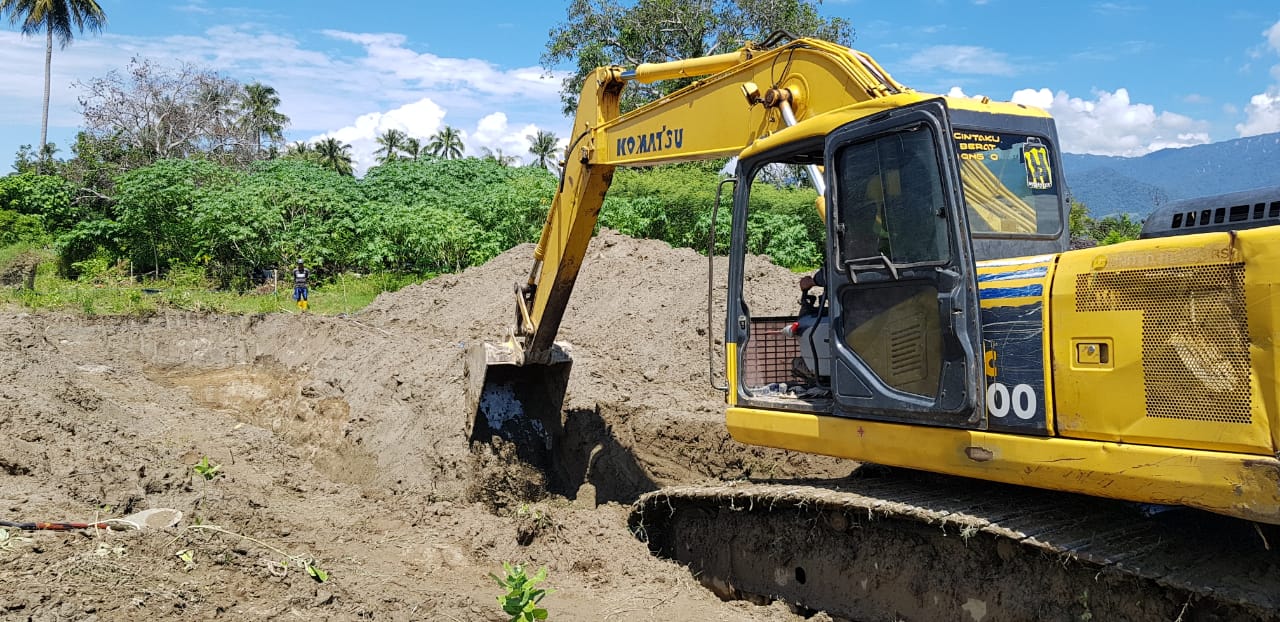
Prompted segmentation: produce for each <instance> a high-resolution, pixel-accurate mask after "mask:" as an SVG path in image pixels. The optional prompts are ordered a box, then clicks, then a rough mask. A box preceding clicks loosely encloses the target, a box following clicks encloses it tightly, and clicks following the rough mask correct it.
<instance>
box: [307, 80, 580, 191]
mask: <svg viewBox="0 0 1280 622" xmlns="http://www.w3.org/2000/svg"><path fill="white" fill-rule="evenodd" d="M447 114H448V112H447V111H446V110H445V109H444V108H441V107H440V106H439V105H438V104H436V103H435V102H434V101H432V100H430V99H427V98H423V99H420V100H418V101H416V102H413V103H411V104H406V105H404V106H400V107H399V108H396V109H394V110H388V111H386V112H370V113H368V114H363V115H360V116H359V117H358V118H356V120H355V121H354V122H352V123H351V124H349V125H346V126H344V127H342V128H340V129H337V130H333V131H330V132H324V133H322V134H318V135H315V136H312V137H310V138H308V139H307V142H308V143H313V144H314V143H315V142H317V141H319V140H321V139H323V138H327V137H330V136H332V137H333V138H336V139H338V140H339V141H342V142H344V143H347V144H349V145H351V156H352V159H353V160H354V161H355V167H354V168H355V172H356V175H360V176H363V175H364V173H365V171H367V170H369V168H370V167H372V166H374V165H375V164H377V163H378V162H377V161H378V157H377V155H376V152H377V151H378V148H379V147H378V136H380V135H382V134H383V133H385V132H386V131H387V130H393V129H394V130H400V131H402V132H404V133H406V134H408V135H409V136H410V137H412V138H417V139H419V140H421V141H423V142H424V143H425V142H427V141H428V140H430V138H431V137H432V136H434V135H435V134H436V133H437V132H439V131H440V130H441V129H443V128H444V126H445V125H452V124H451V123H448V122H447V121H446V119H445V117H446V115H447ZM454 128H455V129H457V130H458V133H459V134H460V135H461V137H462V144H463V146H464V147H465V152H466V155H469V156H477V157H479V156H483V155H484V154H485V149H488V150H489V151H491V152H494V153H496V152H499V151H501V153H502V155H503V156H508V157H510V156H515V157H516V158H519V160H520V162H521V163H527V162H528V161H529V160H530V159H531V158H530V157H529V153H528V152H529V137H531V136H534V135H536V134H537V133H538V130H540V129H543V128H540V127H538V126H537V125H536V124H534V123H526V124H524V125H522V126H520V127H519V128H516V129H511V127H510V125H509V123H508V121H507V115H506V114H505V113H502V112H494V113H492V114H489V115H486V116H484V117H482V118H481V119H480V120H479V121H478V122H477V123H476V124H475V126H474V127H459V126H457V125H454ZM565 140H566V139H564V138H561V140H560V146H561V147H562V148H563V146H564V144H565Z"/></svg>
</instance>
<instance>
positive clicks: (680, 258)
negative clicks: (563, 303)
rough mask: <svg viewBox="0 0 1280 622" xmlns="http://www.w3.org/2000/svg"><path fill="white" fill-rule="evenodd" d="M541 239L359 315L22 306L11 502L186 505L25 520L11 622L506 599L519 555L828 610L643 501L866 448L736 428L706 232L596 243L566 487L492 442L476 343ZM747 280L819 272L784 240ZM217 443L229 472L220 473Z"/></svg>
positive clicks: (642, 601) (560, 584) (574, 337)
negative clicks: (171, 514) (698, 574)
mask: <svg viewBox="0 0 1280 622" xmlns="http://www.w3.org/2000/svg"><path fill="white" fill-rule="evenodd" d="M530 257H531V248H530V247H528V246H523V247H519V248H516V249H513V250H512V251H510V252H508V253H506V254H504V255H502V256H500V257H498V258H496V259H494V260H493V261H491V262H489V263H488V264H486V265H484V266H479V267H476V268H472V269H469V270H467V271H465V272H462V273H460V274H456V275H449V276H443V277H440V278H438V279H435V280H433V281H430V282H428V283H425V284H422V285H419V286H414V287H409V288H406V289H404V290H401V291H400V292H397V293H394V294H387V295H384V296H382V297H380V298H379V299H378V300H377V301H375V302H374V304H373V305H371V306H370V307H369V308H368V309H366V310H365V311H363V312H361V313H360V314H358V315H356V316H353V317H320V316H314V315H297V314H274V315H265V316H217V315H190V314H180V313H163V314H160V315H157V316H155V317H150V318H145V319H138V318H101V317H100V318H86V317H82V316H77V315H66V314H43V313H42V314H29V313H25V312H23V311H22V310H21V309H17V308H9V309H0V520H10V521H49V520H84V521H92V520H97V519H103V518H111V517H117V516H120V515H124V514H128V513H131V512H135V511H138V510H142V509H146V508H175V509H178V510H181V511H182V512H183V513H184V520H183V521H182V522H181V523H180V524H179V525H178V526H177V527H175V528H171V529H165V530H154V529H153V530H144V531H132V532H127V531H104V530H78V531H71V532H53V531H41V532H26V533H23V532H13V531H10V532H9V534H10V535H11V537H10V539H9V540H7V541H3V542H0V586H3V589H0V618H3V619H14V620H41V621H42V620H95V619H97V620H154V619H161V618H164V619H168V618H183V619H207V618H224V619H370V620H425V619H429V620H467V621H470V620H505V619H506V617H504V616H503V615H502V614H501V612H500V611H499V610H498V608H497V603H496V601H495V597H496V596H497V595H498V594H499V593H500V590H499V589H498V587H497V586H496V585H495V584H494V583H493V582H492V580H491V579H489V578H488V574H489V573H490V572H497V573H501V563H502V562H503V561H510V562H523V563H526V564H529V565H530V566H531V567H532V568H537V567H541V566H546V567H547V568H548V570H549V578H548V580H547V581H546V586H547V587H550V588H553V589H554V590H555V592H554V594H552V595H550V596H549V597H547V598H546V600H544V601H543V604H544V605H545V606H546V607H547V608H548V609H549V610H550V612H551V617H552V619H564V620H633V619H646V620H649V619H653V620H659V619H660V620H672V621H690V622H692V621H697V622H708V621H714V620H775V621H782V620H798V619H801V617H800V616H798V615H796V614H793V613H792V612H791V611H790V610H789V609H788V608H787V607H786V606H785V605H783V604H780V603H773V604H769V605H764V606H760V605H753V604H750V603H745V602H722V601H720V600H719V599H718V598H716V597H715V596H714V595H712V594H711V593H710V592H709V591H707V590H706V589H704V588H703V587H702V586H701V585H699V583H698V582H697V580H696V579H695V578H693V577H692V576H691V575H690V574H689V572H688V571H687V570H685V569H683V568H681V567H680V566H678V565H676V564H674V563H672V562H668V561H664V560H661V559H657V558H654V557H652V556H651V555H650V554H649V551H648V549H647V548H646V546H645V544H644V543H642V542H640V541H638V540H637V539H636V538H635V537H633V536H632V534H631V533H629V531H628V529H627V511H628V503H629V502H630V501H632V500H634V499H635V497H636V496H637V495H638V494H640V493H642V492H645V491H649V490H653V489H656V488H658V487H661V486H664V485H669V484H676V483H688V482H697V481H703V480H724V479H736V478H742V477H745V476H750V475H751V474H753V473H754V474H757V475H759V474H765V473H767V474H769V475H771V476H778V477H789V476H817V477H830V476H840V475H845V474H848V473H849V472H850V470H851V468H852V466H853V465H852V464H851V463H848V462H840V461H836V460H832V459H826V458H820V457H814V456H804V455H799V454H794V453H787V452H782V451H775V450H768V449H761V448H754V447H747V446H744V445H741V444H738V443H736V442H734V441H732V440H731V439H730V438H729V437H728V435H727V432H726V431H725V428H724V423H723V415H722V406H723V398H722V396H721V394H720V393H719V392H717V391H715V390H713V389H711V388H710V386H709V383H708V381H707V377H706V376H707V362H706V351H707V342H706V339H707V338H706V312H705V307H704V304H705V297H706V259H705V258H704V257H701V256H699V255H698V254H696V253H694V252H693V251H689V250H682V249H672V248H670V247H669V246H667V245H666V244H663V243H661V242H652V241H641V240H633V239H631V238H627V237H624V236H621V235H618V234H615V233H612V232H607V231H606V232H603V233H602V234H601V235H600V236H599V237H598V238H597V239H595V240H594V241H593V242H592V247H591V250H590V256H589V259H588V261H587V262H586V264H585V267H584V268H583V273H582V276H581V278H580V280H579V283H578V286H577V288H576V291H575V292H574V295H573V300H572V302H571V306H570V309H569V311H568V314H567V316H566V320H565V322H564V325H563V327H562V331H561V335H562V338H564V339H566V340H568V341H570V342H571V343H573V344H574V368H573V372H572V375H571V378H570V384H569V391H568V396H567V399H566V403H565V429H566V442H565V443H564V445H563V449H562V450H561V453H560V455H559V459H560V460H561V462H562V465H563V467H564V469H565V472H564V473H562V474H561V477H559V478H557V481H548V480H547V479H546V478H544V477H543V476H542V474H541V473H538V472H536V471H533V470H531V469H528V468H526V467H522V466H521V465H520V464H519V463H518V462H516V461H512V460H510V455H509V454H510V452H509V451H507V450H508V449H509V448H503V447H499V448H497V449H495V448H494V447H492V446H490V445H488V444H479V443H478V444H476V445H475V446H471V445H470V444H469V443H468V441H467V439H466V438H465V437H464V434H463V429H464V424H465V421H466V418H467V417H469V416H470V415H469V413H467V412H466V409H465V406H464V397H463V393H464V385H463V380H462V376H463V354H464V349H465V347H466V346H467V345H468V344H470V343H473V342H476V341H480V340H485V339H493V338H496V337H499V336H500V335H501V334H502V333H503V330H504V328H505V325H506V323H507V322H508V321H509V318H510V316H511V313H512V305H511V300H510V294H509V292H510V284H511V283H512V282H514V281H517V280H521V279H523V278H524V277H525V276H526V274H527V270H528V267H529V265H530V261H531V260H530ZM717 270H718V273H719V274H721V275H723V274H724V272H723V270H724V266H723V264H722V265H720V266H719V267H718V268H717ZM747 278H748V279H750V280H753V281H755V282H757V283H758V284H766V285H768V286H769V287H770V288H776V289H777V290H779V291H787V292H794V291H795V280H796V277H795V275H793V274H791V273H789V272H788V271H786V270H784V269H782V268H778V267H776V266H773V265H771V264H769V263H767V262H766V261H764V260H762V259H758V258H752V259H750V260H749V262H748V275H747ZM720 298H721V299H723V288H721V291H720ZM793 302H794V301H793V300H786V301H785V303H786V304H787V305H790V304H791V303H793ZM757 308H764V307H763V303H762V306H761V307H753V310H755V309H757ZM764 310H765V311H768V309H764ZM774 311H775V312H778V313H788V312H792V311H793V310H792V309H788V308H781V307H780V308H778V309H775V310H774ZM721 317H722V316H721ZM717 321H719V320H717ZM721 332H722V331H721V328H720V326H716V327H715V328H714V329H713V333H717V334H718V333H721ZM206 457H207V458H208V460H209V461H210V462H211V463H214V464H220V465H221V468H220V470H219V472H218V474H217V476H216V477H214V478H213V479H210V480H206V479H205V478H204V477H202V476H200V475H199V474H197V473H196V471H195V470H194V469H193V467H194V466H195V465H197V464H198V463H199V462H200V461H201V460H202V459H203V458H206ZM13 536H16V537H13ZM180 552H186V554H185V555H182V556H180V555H179V553H180ZM287 556H294V559H293V560H292V561H290V560H288V559H287ZM184 557H185V558H186V559H184ZM303 559H314V560H315V564H316V565H317V566H318V567H319V568H321V569H323V570H324V571H326V572H327V573H329V580H328V581H326V582H324V583H320V582H317V581H315V580H314V579H313V578H312V577H310V576H308V574H307V573H306V572H305V571H304V570H303V568H301V567H300V561H301V560H303ZM285 561H289V562H290V563H289V564H288V566H285V565H284V564H283V563H282V562H285ZM811 619H827V617H826V615H825V614H818V615H817V616H815V617H814V618H811Z"/></svg>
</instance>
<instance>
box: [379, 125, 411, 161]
mask: <svg viewBox="0 0 1280 622" xmlns="http://www.w3.org/2000/svg"><path fill="white" fill-rule="evenodd" d="M407 140H409V135H408V134H405V133H404V132H402V131H400V130H395V129H392V130H387V131H385V132H383V133H382V135H381V136H379V137H378V144H379V145H381V147H379V148H378V150H377V151H375V152H374V153H375V154H378V163H379V164H386V163H387V162H390V161H392V160H394V159H396V158H398V157H400V150H401V149H403V148H404V144H405V141H407Z"/></svg>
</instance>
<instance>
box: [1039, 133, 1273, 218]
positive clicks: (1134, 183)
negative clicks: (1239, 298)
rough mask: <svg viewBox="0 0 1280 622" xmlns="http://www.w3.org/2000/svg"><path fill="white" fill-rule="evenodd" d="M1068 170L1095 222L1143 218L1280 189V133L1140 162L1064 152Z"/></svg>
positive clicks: (1165, 152)
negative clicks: (1173, 205)
mask: <svg viewBox="0 0 1280 622" xmlns="http://www.w3.org/2000/svg"><path fill="white" fill-rule="evenodd" d="M1062 168H1063V177H1064V178H1065V179H1066V182H1067V188H1068V191H1069V192H1070V193H1071V196H1072V197H1073V198H1074V199H1075V200H1077V201H1080V202H1081V203H1084V204H1085V206H1086V207H1088V208H1089V214H1090V215H1091V216H1093V217H1094V218H1102V217H1104V216H1110V215H1113V214H1122V213H1127V214H1129V215H1130V216H1131V217H1133V218H1136V219H1143V218H1146V217H1147V214H1149V213H1151V210H1153V209H1155V208H1156V207H1158V206H1160V205H1164V204H1165V203H1168V202H1170V201H1178V200H1181V199H1190V198H1194V197H1202V196H1209V195H1215V194H1225V193H1228V192H1237V191H1240V190H1251V189H1254V188H1265V187H1271V186H1280V133H1274V134H1262V135H1259V136H1250V137H1248V138H1237V139H1235V140H1228V141H1223V142H1218V143H1210V144H1207V145H1196V146H1194V147H1182V148H1178V149H1161V150H1160V151H1153V152H1151V153H1148V154H1147V155H1144V156H1141V157H1137V158H1125V157H1119V156H1099V155H1084V154H1075V153H1064V154H1062Z"/></svg>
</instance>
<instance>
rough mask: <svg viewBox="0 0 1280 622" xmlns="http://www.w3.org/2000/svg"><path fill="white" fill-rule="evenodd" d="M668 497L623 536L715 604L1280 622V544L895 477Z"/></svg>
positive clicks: (1178, 515)
mask: <svg viewBox="0 0 1280 622" xmlns="http://www.w3.org/2000/svg"><path fill="white" fill-rule="evenodd" d="M866 470H867V469H866V468H865V467H864V469H861V470H860V471H858V472H856V473H855V474H854V476H853V477H850V478H848V479H842V480H839V481H808V482H800V483H795V482H792V483H788V484H785V485H783V484H770V483H750V482H741V483H732V484H726V485H708V486H683V487H673V488H665V489H662V490H658V491H655V492H651V493H648V494H645V495H643V496H642V497H640V498H639V499H638V500H637V501H636V502H635V504H634V506H633V508H632V512H631V517H630V523H631V528H632V530H633V532H634V533H636V535H637V536H638V537H640V538H641V539H642V540H645V541H647V543H648V545H649V547H650V549H651V550H653V551H654V552H655V553H656V554H658V555H660V556H663V557H666V558H670V559H674V560H677V561H679V562H681V563H683V564H686V565H687V566H688V567H689V569H690V571H691V572H692V573H693V574H694V575H696V576H697V577H698V578H699V579H700V580H701V581H702V582H703V583H704V584H705V585H707V586H708V587H710V588H711V589H712V590H714V591H715V592H716V593H717V594H718V595H720V596H721V597H722V598H726V599H731V598H740V599H747V600H755V601H758V602H760V601H770V600H782V601H784V602H786V603H788V604H790V605H791V606H792V607H793V608H794V609H796V610H797V611H802V612H804V611H823V612H826V613H828V614H829V615H833V616H839V617H845V618H848V619H850V620H856V621H858V622H872V621H878V620H973V621H975V622H986V621H991V620H1073V621H1081V620H1171V621H1172V620H1180V621H1183V622H1190V621H1193V620H1280V551H1277V550H1275V548H1276V547H1280V530H1278V529H1276V528H1275V527H1274V526H1270V525H1256V524H1254V523H1250V522H1247V521H1241V520H1238V519H1231V518H1226V517H1222V516H1218V515H1213V514H1208V513H1203V512H1199V511H1196V510H1189V509H1182V508H1178V509H1166V508H1157V507H1152V506H1138V505H1135V504H1129V503H1123V502H1116V501H1111V500H1106V499H1099V498H1092V497H1084V496H1078V495H1070V494H1065V493H1056V492H1051V491H1044V490H1037V489H1028V488H1022V487H1017V486H1008V485H1002V484H994V483H990V482H982V481H976V480H967V479H961V478H952V477H947V476H939V475H933V474H927V473H920V472H914V471H903V470H896V469H895V470H893V471H891V472H889V473H888V474H881V475H879V476H870V477H868V476H861V474H862V473H863V472H865V471H866Z"/></svg>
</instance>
